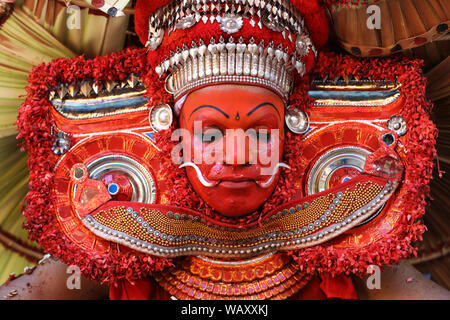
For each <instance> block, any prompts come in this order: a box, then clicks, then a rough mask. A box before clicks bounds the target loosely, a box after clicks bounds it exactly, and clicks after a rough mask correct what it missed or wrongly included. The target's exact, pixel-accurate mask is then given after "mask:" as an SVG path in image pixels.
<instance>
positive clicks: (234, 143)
mask: <svg viewBox="0 0 450 320" xmlns="http://www.w3.org/2000/svg"><path fill="white" fill-rule="evenodd" d="M251 144H252V140H251V139H249V137H248V136H247V135H246V134H245V132H244V130H242V129H236V130H227V133H226V134H225V142H224V144H223V148H224V150H223V154H224V155H225V159H224V160H225V163H226V164H229V165H247V164H249V163H250V162H251V161H250V160H251V150H253V149H252V146H251Z"/></svg>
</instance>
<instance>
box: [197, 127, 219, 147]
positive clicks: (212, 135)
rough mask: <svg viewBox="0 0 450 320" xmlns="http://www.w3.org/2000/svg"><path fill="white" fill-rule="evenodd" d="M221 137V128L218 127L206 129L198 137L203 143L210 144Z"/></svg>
mask: <svg viewBox="0 0 450 320" xmlns="http://www.w3.org/2000/svg"><path fill="white" fill-rule="evenodd" d="M222 137H223V133H222V130H220V129H218V128H209V129H206V130H205V131H204V132H203V133H202V134H201V136H200V137H199V138H200V139H201V140H202V142H203V143H205V144H210V143H213V142H215V141H218V140H220V139H221V138H222Z"/></svg>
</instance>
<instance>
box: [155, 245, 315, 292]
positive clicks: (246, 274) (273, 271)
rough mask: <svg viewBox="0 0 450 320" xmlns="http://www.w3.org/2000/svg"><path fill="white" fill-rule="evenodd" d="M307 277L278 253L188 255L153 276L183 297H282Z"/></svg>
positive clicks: (299, 287)
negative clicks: (229, 257)
mask: <svg viewBox="0 0 450 320" xmlns="http://www.w3.org/2000/svg"><path fill="white" fill-rule="evenodd" d="M310 278H311V276H308V275H306V274H305V273H304V272H302V271H300V270H299V266H298V265H297V264H295V262H294V261H293V260H292V259H291V258H290V257H287V256H286V255H284V254H280V253H268V254H265V255H262V256H259V257H256V258H253V259H250V260H243V261H232V260H228V261H226V260H213V259H210V258H207V257H204V256H197V257H189V258H185V259H183V260H181V261H180V262H179V263H178V264H177V265H176V266H175V267H174V268H172V269H170V270H167V271H165V272H161V273H158V274H157V276H156V280H157V281H158V283H159V284H160V285H161V286H162V287H163V288H164V289H166V290H167V291H168V292H169V293H170V294H171V295H172V296H173V297H175V298H176V299H183V300H213V299H214V300H215V299H220V300H228V299H240V300H255V299H258V300H263V299H278V300H283V299H287V298H289V297H292V296H293V295H295V294H296V293H297V292H298V291H299V290H300V289H302V288H303V287H304V286H305V285H306V284H307V283H308V281H309V280H310Z"/></svg>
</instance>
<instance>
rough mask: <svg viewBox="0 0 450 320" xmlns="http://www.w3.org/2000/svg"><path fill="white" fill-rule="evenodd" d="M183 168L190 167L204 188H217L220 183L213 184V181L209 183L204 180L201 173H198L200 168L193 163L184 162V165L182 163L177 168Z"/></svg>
mask: <svg viewBox="0 0 450 320" xmlns="http://www.w3.org/2000/svg"><path fill="white" fill-rule="evenodd" d="M185 167H192V168H194V170H195V173H196V174H197V178H198V180H199V181H200V183H201V184H202V185H203V186H204V187H207V188H212V187H215V186H217V185H218V184H219V183H220V181H214V182H213V181H210V180H208V179H206V178H205V177H204V176H203V173H202V172H201V171H200V168H199V167H198V166H197V165H196V164H195V163H193V162H185V163H183V164H182V165H181V166H179V168H180V169H181V168H185Z"/></svg>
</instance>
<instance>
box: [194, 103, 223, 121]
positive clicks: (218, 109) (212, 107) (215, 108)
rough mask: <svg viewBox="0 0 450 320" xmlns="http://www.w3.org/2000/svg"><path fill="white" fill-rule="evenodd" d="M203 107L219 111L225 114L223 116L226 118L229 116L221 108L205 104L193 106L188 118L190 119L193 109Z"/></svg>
mask: <svg viewBox="0 0 450 320" xmlns="http://www.w3.org/2000/svg"><path fill="white" fill-rule="evenodd" d="M203 108H211V109H214V110H216V111H219V112H220V113H221V114H223V115H224V116H225V118H227V119H229V118H230V116H229V115H228V114H226V113H225V112H224V111H223V110H222V109H220V108H218V107H215V106H211V105H208V104H205V105H202V106H199V107H197V108H195V109H194V111H192V112H191V114H190V115H189V119H191V117H192V115H193V114H194V112H195V111H197V110H200V109H203Z"/></svg>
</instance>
